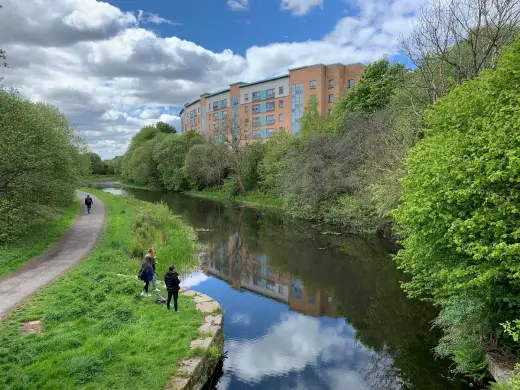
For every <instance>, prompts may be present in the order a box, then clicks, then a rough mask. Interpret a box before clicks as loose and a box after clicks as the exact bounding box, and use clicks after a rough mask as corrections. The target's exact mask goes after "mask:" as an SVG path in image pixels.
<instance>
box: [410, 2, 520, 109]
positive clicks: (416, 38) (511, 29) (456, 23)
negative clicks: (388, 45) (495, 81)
mask: <svg viewBox="0 0 520 390" xmlns="http://www.w3.org/2000/svg"><path fill="white" fill-rule="evenodd" d="M519 22H520V7H518V1H517V0H449V1H447V2H437V1H435V2H433V1H431V2H429V3H427V4H426V5H425V6H424V7H422V8H421V9H420V11H419V13H418V18H417V22H416V23H415V25H414V30H413V32H412V34H411V35H410V36H409V37H408V38H406V39H404V40H402V41H401V46H402V51H403V54H404V55H406V56H407V57H408V58H409V59H410V60H411V61H412V62H413V63H414V64H415V65H416V67H417V70H418V75H419V76H420V77H419V78H418V80H417V84H415V85H413V87H412V88H413V89H415V88H417V89H419V91H420V90H422V89H425V90H426V91H427V92H428V98H429V101H435V100H436V99H438V98H440V97H441V96H443V95H444V94H445V93H446V92H447V91H448V90H450V89H451V88H452V87H453V86H454V85H457V84H460V83H461V82H462V81H464V80H469V79H471V78H473V77H476V76H478V75H479V74H480V72H481V71H482V70H483V69H487V68H494V67H495V65H496V63H497V58H498V54H499V53H500V51H501V49H502V48H503V47H505V46H507V45H509V44H511V43H512V42H513V41H514V39H515V37H516V36H517V35H518V32H519V29H518V27H519Z"/></svg>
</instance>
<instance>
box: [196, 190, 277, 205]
mask: <svg viewBox="0 0 520 390" xmlns="http://www.w3.org/2000/svg"><path fill="white" fill-rule="evenodd" d="M186 194H187V195H192V196H197V197H200V198H207V199H214V200H221V201H228V202H229V201H230V200H229V197H228V195H227V194H226V193H225V192H223V191H218V190H202V191H189V192H186ZM234 201H235V202H237V203H240V204H244V205H247V206H251V207H269V208H277V209H282V207H283V206H282V200H281V199H280V198H278V197H276V196H274V195H270V194H265V193H263V192H256V191H250V192H248V193H247V194H246V195H238V196H236V197H235V198H234Z"/></svg>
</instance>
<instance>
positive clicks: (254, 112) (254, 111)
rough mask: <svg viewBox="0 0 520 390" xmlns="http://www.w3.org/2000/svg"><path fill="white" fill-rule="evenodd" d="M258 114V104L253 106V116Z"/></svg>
mask: <svg viewBox="0 0 520 390" xmlns="http://www.w3.org/2000/svg"><path fill="white" fill-rule="evenodd" d="M258 112H260V104H253V114H256V113H258Z"/></svg>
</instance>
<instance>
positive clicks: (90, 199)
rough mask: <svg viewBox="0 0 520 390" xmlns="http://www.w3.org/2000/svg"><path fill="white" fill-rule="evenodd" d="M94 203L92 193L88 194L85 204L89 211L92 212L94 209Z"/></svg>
mask: <svg viewBox="0 0 520 390" xmlns="http://www.w3.org/2000/svg"><path fill="white" fill-rule="evenodd" d="M93 204H94V201H93V200H92V198H91V197H90V195H88V194H87V197H86V198H85V206H87V212H88V213H89V214H90V211H91V210H92V205H93Z"/></svg>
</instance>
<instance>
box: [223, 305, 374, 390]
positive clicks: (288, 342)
mask: <svg viewBox="0 0 520 390" xmlns="http://www.w3.org/2000/svg"><path fill="white" fill-rule="evenodd" d="M226 349H227V350H228V359H227V360H226V364H227V367H228V370H230V371H232V372H233V373H234V374H235V375H237V376H238V377H240V378H242V379H244V380H248V381H252V382H259V381H260V380H262V378H264V377H266V376H278V375H282V374H285V373H287V372H298V371H302V370H303V369H305V367H307V366H309V365H317V364H318V361H322V362H331V361H334V360H337V359H338V358H341V360H344V361H348V360H349V359H352V358H354V356H356V359H363V357H362V356H363V355H364V354H368V351H366V350H364V348H363V347H362V346H360V345H359V344H357V343H356V341H355V339H354V338H353V334H352V332H351V331H350V330H349V328H348V327H347V325H346V324H344V323H343V325H341V326H338V327H327V326H323V325H322V323H321V322H320V319H317V318H312V317H306V316H303V315H300V314H296V313H290V314H288V315H286V316H285V317H284V318H283V319H282V321H281V322H279V323H277V324H276V325H274V326H273V327H272V328H271V329H270V330H269V332H268V333H267V334H266V335H265V336H264V337H262V338H259V339H255V340H245V341H237V340H229V341H228V342H227V343H226ZM360 389H362V387H361V388H360Z"/></svg>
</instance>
